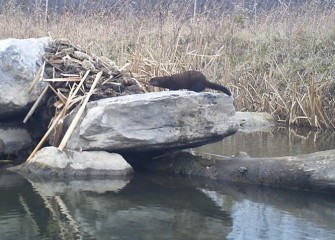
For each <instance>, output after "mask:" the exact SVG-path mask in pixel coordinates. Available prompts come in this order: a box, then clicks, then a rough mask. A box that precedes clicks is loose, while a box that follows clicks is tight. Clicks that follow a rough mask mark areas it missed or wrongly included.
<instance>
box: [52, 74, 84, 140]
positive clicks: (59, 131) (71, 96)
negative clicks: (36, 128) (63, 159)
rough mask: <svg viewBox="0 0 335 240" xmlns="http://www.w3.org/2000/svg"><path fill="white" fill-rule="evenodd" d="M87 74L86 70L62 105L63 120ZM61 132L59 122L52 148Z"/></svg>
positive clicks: (61, 125)
mask: <svg viewBox="0 0 335 240" xmlns="http://www.w3.org/2000/svg"><path fill="white" fill-rule="evenodd" d="M89 73H90V71H89V70H87V71H86V73H85V75H84V77H83V78H82V79H81V81H80V83H79V84H78V85H77V87H76V89H75V90H74V91H73V89H74V88H71V90H70V93H69V96H68V97H67V100H66V102H65V105H64V109H65V111H63V113H62V115H63V116H62V118H64V116H65V115H66V113H67V110H68V109H69V108H70V105H71V102H72V100H73V98H74V97H75V96H76V95H77V93H78V91H79V89H80V87H81V86H82V84H83V83H84V81H85V79H86V78H87V76H88V74H89ZM62 132H63V121H61V122H60V124H59V126H57V129H56V134H55V137H54V139H53V145H54V146H56V145H58V143H59V139H60V137H61V134H62Z"/></svg>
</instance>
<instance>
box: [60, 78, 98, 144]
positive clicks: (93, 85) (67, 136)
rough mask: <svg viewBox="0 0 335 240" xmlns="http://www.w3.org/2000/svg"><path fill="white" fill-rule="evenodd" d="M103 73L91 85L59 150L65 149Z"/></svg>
mask: <svg viewBox="0 0 335 240" xmlns="http://www.w3.org/2000/svg"><path fill="white" fill-rule="evenodd" d="M101 75H102V72H99V73H98V74H97V76H96V77H95V79H94V82H93V84H92V87H91V89H90V91H89V92H88V94H87V96H86V98H85V100H84V102H83V104H82V105H81V106H80V108H79V110H78V112H77V114H76V116H75V117H74V119H73V121H72V122H71V124H70V126H69V128H68V130H67V131H66V133H65V135H64V137H63V140H62V141H61V143H60V144H59V146H58V149H59V150H61V151H63V149H64V147H65V145H66V143H67V141H68V140H69V138H70V137H71V134H72V132H73V130H74V128H75V127H76V125H77V123H78V121H79V119H80V117H81V115H82V114H83V112H84V110H85V107H86V104H87V103H88V100H89V99H90V97H91V95H92V93H93V90H94V88H95V86H96V85H97V83H98V81H99V79H100V77H101Z"/></svg>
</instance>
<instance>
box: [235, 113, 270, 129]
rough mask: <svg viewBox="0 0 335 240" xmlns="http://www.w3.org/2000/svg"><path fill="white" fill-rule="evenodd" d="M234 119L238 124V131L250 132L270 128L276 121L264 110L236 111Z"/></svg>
mask: <svg viewBox="0 0 335 240" xmlns="http://www.w3.org/2000/svg"><path fill="white" fill-rule="evenodd" d="M235 119H236V121H237V122H239V124H240V129H239V131H242V132H252V131H259V130H264V129H267V128H272V127H274V126H276V121H275V119H274V118H273V117H272V115H271V114H270V113H266V112H236V114H235Z"/></svg>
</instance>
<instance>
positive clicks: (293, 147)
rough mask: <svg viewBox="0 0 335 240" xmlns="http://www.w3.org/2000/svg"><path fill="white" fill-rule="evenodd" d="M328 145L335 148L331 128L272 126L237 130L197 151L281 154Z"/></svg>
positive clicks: (320, 148) (252, 154)
mask: <svg viewBox="0 0 335 240" xmlns="http://www.w3.org/2000/svg"><path fill="white" fill-rule="evenodd" d="M330 149H335V133H334V131H313V130H310V129H303V128H300V129H294V128H286V127H274V128H269V129H267V130H266V131H257V132H249V133H246V132H237V133H236V134H235V135H232V136H229V137H227V138H225V139H223V140H222V141H221V142H217V143H213V144H209V145H206V146H202V147H200V148H197V149H196V151H198V152H200V153H202V154H204V153H210V154H217V155H225V156H231V155H234V154H236V153H238V152H246V153H248V155H249V156H251V157H281V156H288V155H299V154H308V153H313V152H317V151H324V150H330Z"/></svg>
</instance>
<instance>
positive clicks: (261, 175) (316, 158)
mask: <svg viewBox="0 0 335 240" xmlns="http://www.w3.org/2000/svg"><path fill="white" fill-rule="evenodd" d="M142 164H143V163H142ZM146 168H149V169H151V170H164V171H170V172H173V173H181V174H187V175H196V176H204V177H209V178H211V179H215V180H218V181H229V182H237V183H251V184H257V185H268V186H276V187H284V188H291V189H302V190H314V191H334V190H335V150H329V151H322V152H316V153H312V154H305V155H297V156H286V157H272V158H253V157H249V156H247V155H242V156H235V157H224V158H220V159H219V157H215V158H214V159H213V158H212V159H210V160H208V159H205V158H203V157H201V156H193V155H192V154H190V153H186V152H178V153H174V154H170V155H164V156H161V157H156V158H153V159H152V160H151V161H150V162H149V163H148V164H146Z"/></svg>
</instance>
